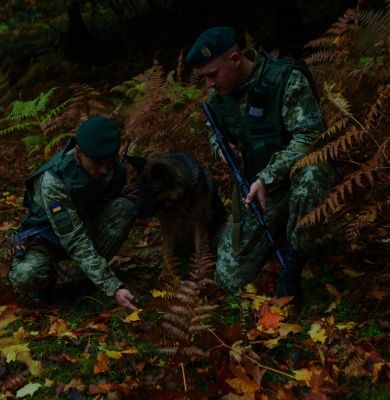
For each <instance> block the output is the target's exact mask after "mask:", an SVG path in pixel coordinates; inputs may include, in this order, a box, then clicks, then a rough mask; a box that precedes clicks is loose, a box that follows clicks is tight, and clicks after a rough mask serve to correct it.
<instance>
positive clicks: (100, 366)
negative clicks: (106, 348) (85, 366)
mask: <svg viewBox="0 0 390 400" xmlns="http://www.w3.org/2000/svg"><path fill="white" fill-rule="evenodd" d="M109 362H110V358H109V357H107V356H106V355H105V354H104V353H99V354H98V356H97V358H96V362H95V365H94V366H93V373H94V374H95V375H97V374H102V373H103V372H106V371H108V370H109V368H108V363H109Z"/></svg>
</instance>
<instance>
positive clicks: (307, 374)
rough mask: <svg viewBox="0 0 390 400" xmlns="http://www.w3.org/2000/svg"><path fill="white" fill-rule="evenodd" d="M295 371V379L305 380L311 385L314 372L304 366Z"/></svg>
mask: <svg viewBox="0 0 390 400" xmlns="http://www.w3.org/2000/svg"><path fill="white" fill-rule="evenodd" d="M293 373H294V374H295V379H296V380H297V381H305V382H306V385H307V386H308V387H310V381H311V379H312V376H313V372H312V371H310V370H308V369H307V368H302V369H299V370H296V371H293Z"/></svg>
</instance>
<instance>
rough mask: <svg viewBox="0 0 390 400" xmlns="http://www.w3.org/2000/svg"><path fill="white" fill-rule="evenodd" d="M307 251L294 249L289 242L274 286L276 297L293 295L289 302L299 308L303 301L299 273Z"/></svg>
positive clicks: (303, 264)
mask: <svg viewBox="0 0 390 400" xmlns="http://www.w3.org/2000/svg"><path fill="white" fill-rule="evenodd" d="M306 259H307V253H306V252H305V251H302V250H295V249H294V248H293V247H292V245H291V243H289V244H288V245H287V254H286V256H285V258H284V263H285V266H284V268H283V267H282V269H281V270H280V273H279V276H278V280H277V282H276V287H275V296H276V297H285V296H294V298H293V299H292V300H291V302H290V304H291V305H293V306H295V307H296V308H300V307H301V305H302V301H303V290H302V284H301V274H302V270H303V267H304V266H305V263H306Z"/></svg>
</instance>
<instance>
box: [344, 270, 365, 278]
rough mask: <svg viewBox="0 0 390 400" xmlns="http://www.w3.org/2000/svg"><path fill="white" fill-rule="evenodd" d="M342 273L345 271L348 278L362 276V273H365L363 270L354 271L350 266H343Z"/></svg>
mask: <svg viewBox="0 0 390 400" xmlns="http://www.w3.org/2000/svg"><path fill="white" fill-rule="evenodd" d="M344 273H345V275H348V276H349V277H350V278H357V277H358V276H362V275H364V274H365V272H362V271H355V270H353V269H350V268H345V269H344Z"/></svg>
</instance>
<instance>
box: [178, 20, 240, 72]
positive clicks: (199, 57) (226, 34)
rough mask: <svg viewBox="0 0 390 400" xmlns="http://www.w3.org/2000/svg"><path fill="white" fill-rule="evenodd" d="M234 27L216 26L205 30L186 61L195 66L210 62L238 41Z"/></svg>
mask: <svg viewBox="0 0 390 400" xmlns="http://www.w3.org/2000/svg"><path fill="white" fill-rule="evenodd" d="M236 41H237V40H236V35H235V33H234V31H233V29H232V28H229V27H216V28H211V29H209V30H207V31H204V32H203V33H202V34H201V35H200V36H199V37H198V39H197V40H196V42H195V44H194V45H193V46H192V47H191V50H190V51H189V52H188V54H187V58H186V61H187V62H188V63H190V64H192V65H193V66H194V67H199V66H201V65H203V64H206V63H208V62H209V61H211V60H214V58H216V57H218V56H220V55H221V54H223V53H224V52H225V51H226V50H228V49H229V48H230V47H232V46H233V45H234V43H236Z"/></svg>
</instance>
